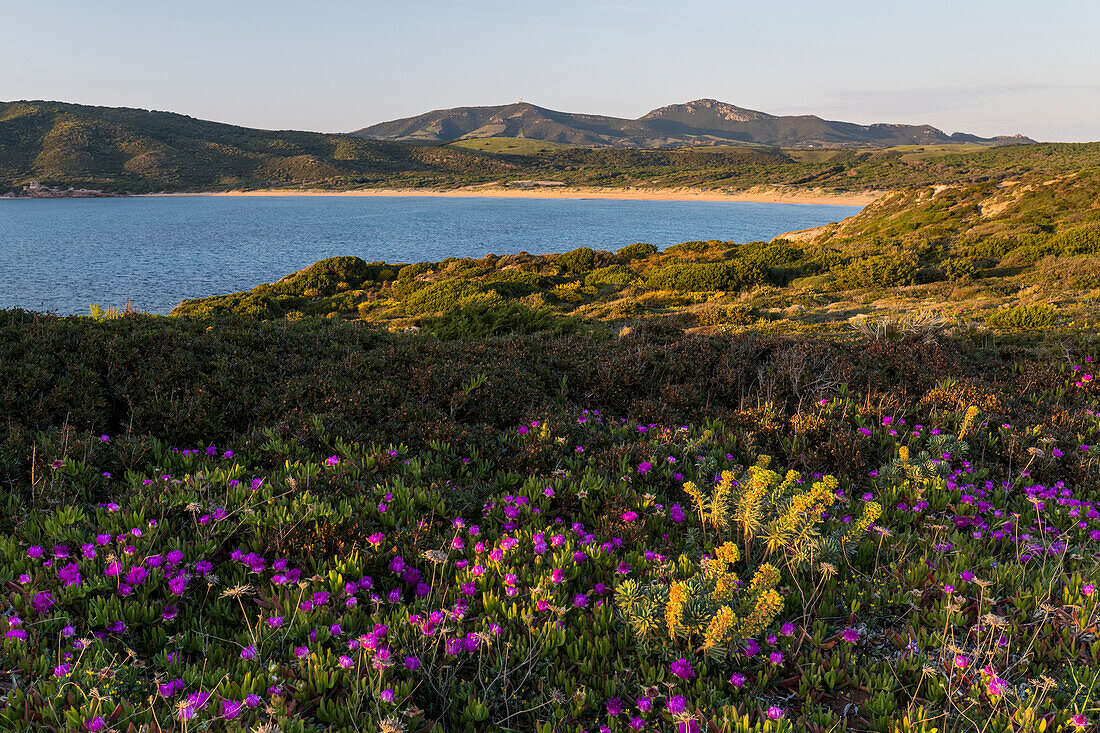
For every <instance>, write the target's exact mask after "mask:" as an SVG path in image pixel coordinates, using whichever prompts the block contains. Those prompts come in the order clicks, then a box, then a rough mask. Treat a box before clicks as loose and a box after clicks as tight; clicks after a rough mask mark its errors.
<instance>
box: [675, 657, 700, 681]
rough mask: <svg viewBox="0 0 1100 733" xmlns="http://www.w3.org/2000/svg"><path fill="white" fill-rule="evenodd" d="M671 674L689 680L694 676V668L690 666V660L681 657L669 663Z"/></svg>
mask: <svg viewBox="0 0 1100 733" xmlns="http://www.w3.org/2000/svg"><path fill="white" fill-rule="evenodd" d="M670 668H671V670H672V674H674V675H676V676H677V677H679V678H680V679H682V680H690V679H691V678H692V677H694V676H695V670H694V669H692V668H691V662H689V661H688V660H686V659H684V658H683V657H681V658H680V659H677V660H676V661H675V662H673V663H672V665H671V667H670Z"/></svg>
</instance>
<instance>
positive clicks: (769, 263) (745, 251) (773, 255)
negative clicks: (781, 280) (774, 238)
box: [737, 241, 803, 267]
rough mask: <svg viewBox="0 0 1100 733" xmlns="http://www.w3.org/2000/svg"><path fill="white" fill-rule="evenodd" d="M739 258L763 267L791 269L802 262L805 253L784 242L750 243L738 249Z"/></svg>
mask: <svg viewBox="0 0 1100 733" xmlns="http://www.w3.org/2000/svg"><path fill="white" fill-rule="evenodd" d="M737 256H738V257H740V258H741V259H743V260H746V261H748V262H754V263H756V264H758V265H761V266H763V267H790V266H791V265H795V264H798V263H799V262H801V261H802V257H803V252H802V250H801V249H799V248H798V247H792V246H791V245H790V244H788V243H786V241H783V242H772V243H768V242H749V243H748V244H743V245H741V246H740V247H738V249H737Z"/></svg>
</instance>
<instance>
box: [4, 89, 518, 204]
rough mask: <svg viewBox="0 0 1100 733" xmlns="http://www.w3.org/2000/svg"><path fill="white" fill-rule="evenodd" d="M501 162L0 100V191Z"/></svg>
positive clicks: (370, 179)
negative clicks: (34, 185) (39, 184)
mask: <svg viewBox="0 0 1100 733" xmlns="http://www.w3.org/2000/svg"><path fill="white" fill-rule="evenodd" d="M507 169H508V166H507V165H501V164H497V163H496V162H495V161H493V160H492V159H485V158H480V157H478V156H476V155H475V154H472V153H467V152H465V151H461V150H450V149H441V148H435V147H414V146H409V145H400V144H395V143H386V142H377V141H373V140H362V139H358V138H352V137H349V136H347V135H325V134H320V133H313V132H293V131H277V132H276V131H269V130H255V129H250V128H246V127H237V126H234V125H225V124H221V123H217V122H206V121H203V120H196V119H194V118H192V117H187V116H185V115H180V114H174V113H170V112H148V111H144V110H136V109H119V108H110V107H87V106H82V105H75V104H62V103H58V102H8V103H0V190H18V189H19V188H21V187H22V186H23V185H24V184H26V183H28V182H30V181H40V182H42V183H44V184H46V185H53V186H60V187H70V186H71V187H77V188H90V189H98V190H103V191H112V192H121V191H126V192H135V193H142V192H151V191H188V190H196V191H210V190H225V189H235V188H244V187H277V186H318V187H329V186H356V185H358V186H368V185H377V184H378V183H379V182H380V181H386V180H389V179H390V178H391V177H392V176H393V175H394V174H395V173H401V174H403V175H404V176H405V178H406V179H407V183H408V184H409V185H415V184H416V183H418V182H420V181H421V180H423V181H424V182H426V183H427V184H429V185H430V184H431V183H434V182H435V176H438V175H440V174H444V175H446V176H454V175H461V174H462V173H464V172H465V171H468V170H476V171H478V172H480V173H485V172H500V173H504V172H507Z"/></svg>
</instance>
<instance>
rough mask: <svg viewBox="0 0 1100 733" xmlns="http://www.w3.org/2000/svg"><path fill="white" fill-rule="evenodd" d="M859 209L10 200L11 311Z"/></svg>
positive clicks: (747, 229) (474, 201)
mask: <svg viewBox="0 0 1100 733" xmlns="http://www.w3.org/2000/svg"><path fill="white" fill-rule="evenodd" d="M858 211H859V207H857V206H833V205H817V204H771V203H767V204H765V203H747V202H732V201H720V202H712V201H626V200H607V199H534V198H515V199H509V198H476V197H475V198H439V197H431V196H396V197H336V196H332V197H327V196H255V197H222V196H181V197H149V198H110V199H12V200H0V308H26V309H29V310H38V311H50V312H55V313H59V314H87V313H88V306H89V305H91V304H92V303H98V304H100V305H102V306H104V307H106V306H109V305H112V306H116V307H122V306H124V305H125V304H126V302H127V301H132V303H133V306H134V307H135V308H137V309H138V310H140V311H145V312H149V313H167V312H168V311H170V310H171V309H172V308H173V307H175V306H176V305H177V304H178V303H179V302H180V301H181V300H183V299H185V298H198V297H203V296H207V295H215V294H220V293H229V292H233V291H237V290H245V289H248V288H251V287H252V286H254V285H257V284H259V283H263V282H274V281H275V280H278V279H279V278H281V277H283V276H284V275H286V274H288V273H291V272H294V271H295V270H299V269H301V268H303V267H305V266H307V265H309V264H312V263H313V262H316V261H317V260H320V259H323V258H325V257H333V256H336V255H356V256H358V257H362V258H363V259H364V260H366V261H368V262H377V261H386V262H403V263H408V262H425V261H438V260H441V259H444V258H446V257H481V256H484V255H486V254H489V253H493V254H498V255H505V254H515V253H517V252H522V251H525V252H529V253H531V254H545V253H550V252H565V251H568V250H571V249H574V248H576V247H581V246H588V247H592V248H593V249H605V250H616V249H619V248H621V247H624V246H626V245H628V244H631V243H633V242H650V243H652V244H655V245H657V246H658V247H660V248H664V247H666V246H668V245H670V244H676V243H678V242H683V241H688V240H693V239H722V240H731V241H737V242H747V241H754V240H767V239H771V238H772V237H774V236H776V235H777V234H781V233H783V232H787V231H792V230H795V229H805V228H807V227H812V226H819V225H821V224H826V223H828V222H833V221H839V220H840V219H843V218H845V217H848V216H852V215H854V214H856V213H858Z"/></svg>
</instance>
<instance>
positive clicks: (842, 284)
mask: <svg viewBox="0 0 1100 733" xmlns="http://www.w3.org/2000/svg"><path fill="white" fill-rule="evenodd" d="M919 269H920V264H919V262H918V261H917V258H916V257H915V256H913V255H879V256H877V257H868V258H866V259H857V260H853V261H852V262H850V263H848V264H847V265H845V266H844V267H842V268H840V269H839V270H838V271H837V272H836V281H835V282H836V286H837V287H839V288H840V289H842V290H847V289H850V288H892V287H898V286H901V285H912V284H913V283H914V282H915V281H916V277H917V271H918V270H919Z"/></svg>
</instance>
